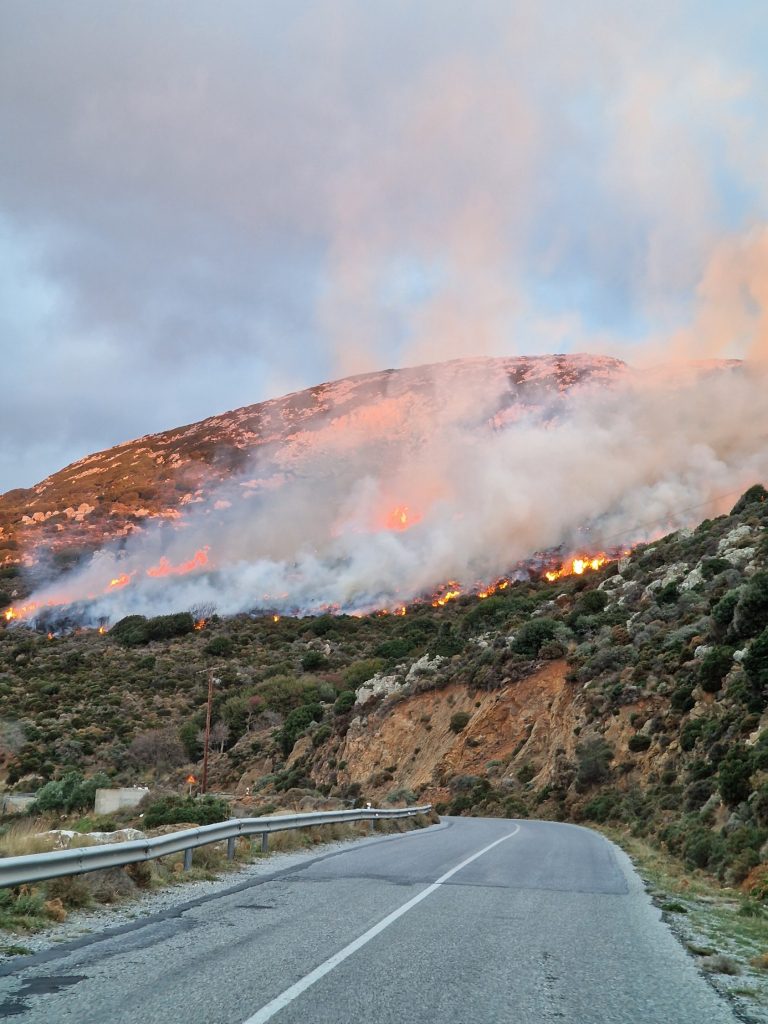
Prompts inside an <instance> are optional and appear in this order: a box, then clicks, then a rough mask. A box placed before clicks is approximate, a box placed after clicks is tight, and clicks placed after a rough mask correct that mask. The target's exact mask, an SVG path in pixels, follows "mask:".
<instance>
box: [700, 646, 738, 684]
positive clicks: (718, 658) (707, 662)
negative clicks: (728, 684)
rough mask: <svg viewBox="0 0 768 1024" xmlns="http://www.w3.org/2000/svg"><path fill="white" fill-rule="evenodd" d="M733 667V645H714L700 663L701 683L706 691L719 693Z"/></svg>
mask: <svg viewBox="0 0 768 1024" xmlns="http://www.w3.org/2000/svg"><path fill="white" fill-rule="evenodd" d="M732 667H733V648H732V647H713V648H712V650H711V651H707V653H706V654H705V655H704V657H703V658H702V659H701V662H700V663H699V683H700V685H701V688H702V690H704V691H705V693H717V691H718V690H719V689H720V688H721V686H722V685H723V679H725V677H726V676H727V675H728V673H729V672H730V670H731V668H732Z"/></svg>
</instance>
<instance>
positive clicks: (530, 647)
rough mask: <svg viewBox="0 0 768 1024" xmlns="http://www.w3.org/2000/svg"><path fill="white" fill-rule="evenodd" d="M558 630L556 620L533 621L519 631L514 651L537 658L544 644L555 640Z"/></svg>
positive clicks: (513, 644)
mask: <svg viewBox="0 0 768 1024" xmlns="http://www.w3.org/2000/svg"><path fill="white" fill-rule="evenodd" d="M557 628H558V623H557V622H555V620H554V619H531V620H530V621H529V622H526V623H525V624H524V625H523V626H521V627H520V629H519V630H518V631H517V634H516V636H515V639H514V641H513V642H512V650H513V651H514V652H515V654H524V655H527V656H528V657H530V658H535V657H536V655H537V654H538V653H539V650H540V648H541V646H542V644H544V643H546V642H547V641H548V640H552V639H553V638H554V636H555V633H556V632H557Z"/></svg>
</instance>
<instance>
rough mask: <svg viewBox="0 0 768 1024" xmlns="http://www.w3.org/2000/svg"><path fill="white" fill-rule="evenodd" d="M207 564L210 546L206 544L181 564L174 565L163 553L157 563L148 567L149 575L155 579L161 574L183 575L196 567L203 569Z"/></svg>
mask: <svg viewBox="0 0 768 1024" xmlns="http://www.w3.org/2000/svg"><path fill="white" fill-rule="evenodd" d="M207 564H208V547H207V546H206V547H204V548H201V549H200V550H199V551H196V552H195V554H194V557H193V558H190V560H189V561H188V562H182V563H181V564H180V565H172V564H171V563H170V562H169V561H168V559H167V558H166V557H165V555H163V557H162V558H161V559H160V561H159V562H158V563H157V565H153V566H151V567H150V568H149V569H147V576H152V577H153V578H154V579H157V578H158V577H160V576H183V575H184V574H185V573H188V572H192V571H193V570H194V569H201V568H202V567H203V566H204V565H207Z"/></svg>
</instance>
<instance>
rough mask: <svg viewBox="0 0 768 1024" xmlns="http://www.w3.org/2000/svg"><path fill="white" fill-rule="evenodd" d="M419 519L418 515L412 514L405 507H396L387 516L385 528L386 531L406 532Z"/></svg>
mask: <svg viewBox="0 0 768 1024" xmlns="http://www.w3.org/2000/svg"><path fill="white" fill-rule="evenodd" d="M420 519H421V516H420V515H419V513H418V512H412V511H411V510H410V508H409V507H408V506H407V505H396V506H395V508H393V509H392V511H391V512H390V513H389V514H388V515H387V518H386V521H385V526H386V528H387V529H388V530H408V529H409V528H410V527H411V526H414V525H415V524H416V523H418V522H419V520H420Z"/></svg>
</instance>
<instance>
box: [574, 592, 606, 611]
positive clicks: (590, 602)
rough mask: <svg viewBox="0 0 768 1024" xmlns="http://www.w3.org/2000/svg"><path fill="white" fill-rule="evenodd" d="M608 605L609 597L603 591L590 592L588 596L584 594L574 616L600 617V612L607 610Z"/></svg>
mask: <svg viewBox="0 0 768 1024" xmlns="http://www.w3.org/2000/svg"><path fill="white" fill-rule="evenodd" d="M607 604H608V595H607V594H606V593H605V591H603V590H588V591H587V593H586V594H582V595H581V597H580V598H579V601H578V603H577V605H576V607H575V608H574V610H573V614H574V615H599V614H600V612H602V611H604V610H605V606H606V605H607Z"/></svg>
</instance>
